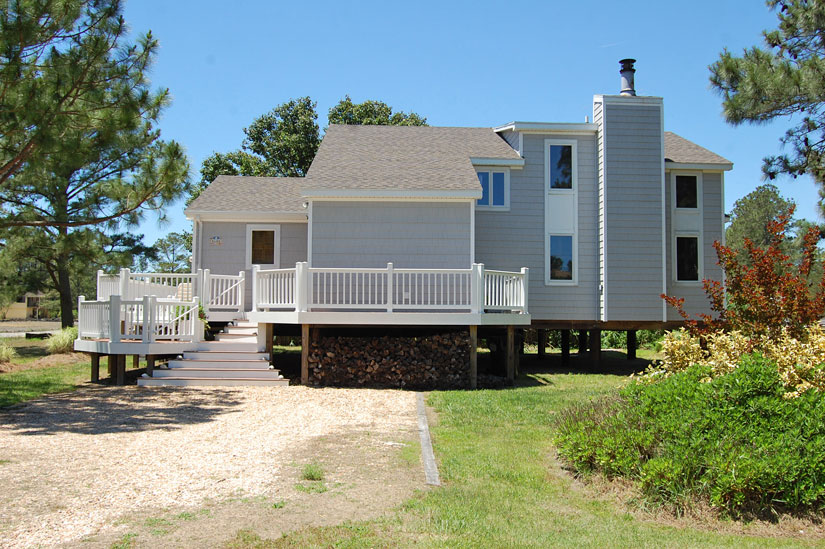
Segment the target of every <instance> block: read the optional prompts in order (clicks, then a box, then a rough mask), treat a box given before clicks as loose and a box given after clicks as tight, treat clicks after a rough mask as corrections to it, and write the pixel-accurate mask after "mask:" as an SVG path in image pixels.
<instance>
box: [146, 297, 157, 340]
mask: <svg viewBox="0 0 825 549" xmlns="http://www.w3.org/2000/svg"><path fill="white" fill-rule="evenodd" d="M157 304H158V298H157V296H154V295H150V296H149V323H148V324H145V325H144V326H143V333H144V334H146V335H144V337H145V338H146V339H144V341H146V342H147V343H154V342H155V324H157V322H158V319H157V315H158V311H157Z"/></svg>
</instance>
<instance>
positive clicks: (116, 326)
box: [109, 271, 123, 343]
mask: <svg viewBox="0 0 825 549" xmlns="http://www.w3.org/2000/svg"><path fill="white" fill-rule="evenodd" d="M122 273H123V272H122V271H121V274H122ZM109 341H110V342H111V343H120V296H119V295H113V296H109Z"/></svg>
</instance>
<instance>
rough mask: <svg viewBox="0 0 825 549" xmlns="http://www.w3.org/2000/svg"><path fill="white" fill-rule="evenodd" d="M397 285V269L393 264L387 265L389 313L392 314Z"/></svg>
mask: <svg viewBox="0 0 825 549" xmlns="http://www.w3.org/2000/svg"><path fill="white" fill-rule="evenodd" d="M394 283H395V267H394V266H393V264H392V263H387V312H388V313H391V312H392V305H393V298H392V296H393V291H394Z"/></svg>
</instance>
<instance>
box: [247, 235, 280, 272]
mask: <svg viewBox="0 0 825 549" xmlns="http://www.w3.org/2000/svg"><path fill="white" fill-rule="evenodd" d="M273 263H275V231H252V264H253V265H272V264H273Z"/></svg>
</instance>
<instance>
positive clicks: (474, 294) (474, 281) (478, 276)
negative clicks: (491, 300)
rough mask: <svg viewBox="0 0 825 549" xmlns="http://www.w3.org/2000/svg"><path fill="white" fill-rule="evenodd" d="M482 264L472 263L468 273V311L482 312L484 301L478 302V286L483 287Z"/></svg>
mask: <svg viewBox="0 0 825 549" xmlns="http://www.w3.org/2000/svg"><path fill="white" fill-rule="evenodd" d="M483 269H484V265H482V264H481V263H473V268H472V272H471V273H470V312H472V313H480V312H484V303H483V302H482V303H479V288H484V271H483Z"/></svg>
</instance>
